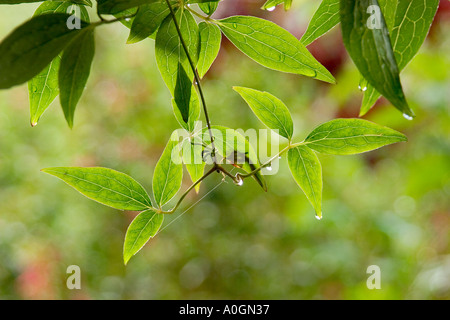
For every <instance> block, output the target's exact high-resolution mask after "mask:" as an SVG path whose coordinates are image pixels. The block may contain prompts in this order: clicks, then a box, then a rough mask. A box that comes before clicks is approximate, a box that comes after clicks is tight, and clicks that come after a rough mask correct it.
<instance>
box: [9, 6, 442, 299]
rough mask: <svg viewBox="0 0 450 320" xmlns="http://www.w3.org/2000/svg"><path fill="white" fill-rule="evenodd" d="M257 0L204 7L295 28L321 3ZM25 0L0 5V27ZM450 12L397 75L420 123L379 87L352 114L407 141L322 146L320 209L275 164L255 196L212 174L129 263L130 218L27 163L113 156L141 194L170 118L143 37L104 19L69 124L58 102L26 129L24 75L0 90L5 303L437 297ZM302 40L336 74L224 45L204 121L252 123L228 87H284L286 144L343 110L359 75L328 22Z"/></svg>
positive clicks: (108, 163) (209, 84) (278, 91)
mask: <svg viewBox="0 0 450 320" xmlns="http://www.w3.org/2000/svg"><path fill="white" fill-rule="evenodd" d="M263 2H264V1H244V0H239V1H237V0H225V1H224V2H223V3H222V4H221V5H220V10H219V11H218V12H217V14H216V17H221V16H228V15H231V14H253V15H257V16H261V17H265V18H268V19H270V20H273V21H275V22H277V23H278V24H280V25H282V26H283V27H285V28H287V29H288V30H290V31H291V32H292V33H293V34H295V35H296V36H297V37H299V38H300V37H301V35H302V33H303V32H304V31H305V29H306V27H307V24H308V21H309V19H310V18H311V17H312V14H313V12H314V10H315V9H316V7H317V6H318V2H317V1H308V0H301V1H300V0H296V1H294V5H293V9H292V10H291V11H290V12H287V13H286V12H284V10H283V8H282V7H280V8H277V9H276V10H275V11H274V12H271V13H268V12H263V11H261V10H260V9H259V7H260V6H261V5H262V4H263ZM36 7H37V5H36V4H28V5H20V6H1V7H0V38H1V39H3V38H4V37H5V36H6V35H7V34H8V33H9V32H10V31H11V30H12V29H13V28H15V27H16V26H18V25H19V24H21V23H22V22H23V21H25V20H26V19H28V18H29V17H30V16H31V15H32V14H33V12H34V10H35V8H36ZM449 14H450V8H449V2H448V1H446V0H445V1H441V7H440V9H439V13H438V16H437V17H436V20H435V23H434V25H433V27H432V30H431V33H430V35H429V37H428V39H427V41H426V43H425V44H424V46H423V47H422V49H421V50H420V53H419V54H418V56H417V57H416V58H415V59H414V60H413V61H412V63H411V64H410V65H409V66H408V67H407V68H406V69H405V71H404V72H403V73H402V81H403V85H404V89H405V92H406V94H407V97H408V100H409V103H410V104H411V106H412V107H413V109H414V110H415V112H416V114H417V118H416V119H415V120H414V121H407V120H406V119H404V118H403V117H402V116H401V114H400V113H399V112H398V111H396V109H394V108H393V107H392V106H390V105H389V104H388V103H386V101H384V100H381V101H380V102H379V103H378V105H377V107H376V108H375V109H374V110H373V111H371V112H370V113H369V114H368V115H367V116H366V117H365V118H366V119H368V120H372V121H374V122H377V123H380V124H383V125H387V126H390V127H392V128H394V129H396V130H399V131H401V132H403V133H405V134H406V135H407V136H408V138H409V142H408V143H402V144H396V145H392V146H388V147H385V148H382V149H380V150H377V151H374V152H371V153H367V154H364V155H358V156H346V157H344V156H341V157H339V156H323V155H321V156H320V159H321V161H322V164H323V170H324V210H323V212H324V219H323V220H322V221H318V220H316V219H315V218H314V213H313V209H312V208H311V206H310V204H309V203H308V201H307V199H306V198H305V196H304V195H303V194H302V192H301V190H300V189H299V188H298V187H297V185H296V184H295V182H294V181H293V179H292V178H291V176H290V173H289V169H288V167H287V163H286V159H282V160H281V169H280V171H279V173H278V174H277V175H276V176H270V177H268V178H267V180H268V183H269V189H270V190H269V192H267V193H264V192H263V191H262V190H261V189H260V188H259V186H258V185H257V184H256V183H254V181H250V180H248V182H247V181H246V183H245V185H244V186H243V187H237V186H235V185H233V184H232V183H221V178H220V177H219V176H213V177H212V178H211V179H209V180H208V181H207V182H205V183H204V184H203V185H202V187H201V190H200V194H199V195H196V194H191V195H189V197H188V198H187V201H185V202H184V204H183V206H182V208H181V209H180V211H179V212H178V214H175V215H174V216H171V217H167V219H166V220H165V223H164V230H163V231H162V232H161V233H160V234H159V235H158V236H157V237H156V238H155V239H153V240H152V241H151V242H150V243H149V244H148V245H147V246H146V247H145V248H144V249H143V250H142V251H141V252H140V253H139V254H138V255H137V256H136V257H134V258H133V259H132V260H131V261H130V263H129V265H128V266H127V267H125V266H124V265H123V262H122V245H123V238H124V235H125V232H126V229H127V226H128V224H129V223H130V221H131V220H132V218H133V217H134V216H135V215H136V213H133V212H120V211H116V210H114V209H110V208H107V207H103V206H102V205H99V204H97V203H95V202H92V201H90V200H88V199H86V198H84V197H83V196H82V195H80V194H78V193H77V192H76V191H74V190H73V189H71V188H70V187H68V186H66V185H65V184H64V183H63V182H61V181H59V180H58V179H56V178H54V177H51V176H48V175H45V174H43V173H41V172H40V171H39V170H40V169H42V168H45V167H51V166H104V167H110V168H114V169H116V170H119V171H122V172H125V173H127V174H130V175H131V176H133V177H135V178H136V179H137V180H138V181H140V182H141V183H142V184H143V185H144V186H145V187H146V188H147V189H148V190H151V181H152V173H153V169H154V166H155V164H156V162H157V160H158V158H159V155H160V154H161V152H162V150H163V148H164V146H165V144H166V142H167V140H168V139H169V137H170V133H171V132H172V130H174V129H176V128H178V125H177V122H176V120H175V118H174V116H173V114H172V107H171V104H170V95H169V92H168V90H167V89H166V87H165V85H164V83H163V81H162V80H161V77H160V75H159V73H158V70H157V67H156V63H155V59H154V48H153V47H154V42H153V40H146V41H143V42H140V43H138V44H134V45H126V44H125V42H126V39H127V36H128V30H127V29H126V28H125V27H124V26H122V25H120V24H117V25H108V26H102V27H101V28H99V30H98V31H97V39H96V41H97V53H96V57H95V61H94V64H93V70H92V75H91V78H90V80H89V82H88V86H87V89H86V91H85V94H84V96H83V98H82V100H81V102H80V104H79V106H78V110H77V112H76V117H75V126H74V128H73V130H70V129H69V128H68V127H67V125H66V123H65V120H64V116H63V113H62V111H61V108H60V105H59V102H58V101H57V100H56V101H55V102H54V103H53V104H52V106H51V107H50V108H49V110H48V111H47V112H46V113H45V114H44V116H43V117H42V119H41V121H40V123H39V124H38V126H37V127H35V128H31V127H30V125H29V111H28V106H29V104H28V93H27V86H26V85H23V86H20V87H17V88H14V89H11V90H7V91H1V92H0V299H448V298H450V251H449V243H450V238H449V225H450V216H449V211H450V200H449V198H450V139H449V137H450V115H449V110H450V109H449V106H450V94H449V89H450V55H449V52H450V33H449V32H448V30H449V27H450V15H449ZM309 49H310V50H311V51H312V52H313V54H314V55H315V56H316V57H317V59H318V60H320V61H321V62H322V63H323V64H324V65H325V66H326V67H327V68H328V69H329V70H330V71H331V72H332V73H333V74H334V75H335V76H336V78H337V81H338V84H337V85H334V86H332V85H327V84H324V83H320V82H319V81H315V80H311V79H308V78H305V77H301V76H294V75H287V74H281V73H278V72H275V71H271V70H267V69H265V68H263V67H261V66H259V65H257V64H256V63H254V62H253V61H251V60H249V59H248V58H246V57H245V56H244V55H243V54H241V53H239V52H238V51H237V50H236V49H235V48H234V47H233V46H232V45H231V44H230V43H229V42H227V41H225V40H224V42H223V48H222V50H221V52H220V55H219V58H218V60H217V61H216V63H215V64H214V66H213V68H212V70H211V71H210V73H209V74H208V75H207V77H206V78H205V81H204V88H205V92H206V98H207V100H208V103H209V109H210V113H211V118H212V119H213V122H214V123H216V124H221V125H225V126H229V127H233V128H242V129H245V130H246V129H249V128H256V129H259V128H262V125H261V124H260V123H259V121H258V120H257V119H256V118H255V117H254V116H253V114H252V113H251V110H250V109H249V108H247V107H246V105H245V103H244V102H243V100H241V98H240V97H239V96H238V95H237V94H236V93H235V92H234V91H233V90H232V89H231V87H232V86H234V85H237V86H247V87H252V88H257V89H259V90H266V91H269V92H271V93H273V94H275V95H276V96H278V97H279V98H281V99H282V100H284V101H285V103H286V104H287V105H288V107H289V108H290V110H291V112H292V114H293V118H294V122H295V128H296V129H295V135H296V137H297V138H298V139H299V140H300V139H303V138H304V137H305V136H306V135H307V133H308V132H310V130H312V129H313V128H314V127H315V126H317V125H318V124H320V123H322V122H325V121H328V120H331V119H333V118H336V117H356V116H357V115H358V111H359V106H360V101H361V98H362V93H361V92H360V91H359V90H358V83H359V74H358V72H357V70H356V69H355V67H354V65H353V64H352V62H351V61H350V60H349V58H348V56H347V54H346V53H345V50H344V47H343V45H342V41H341V36H340V30H339V28H335V29H334V30H333V31H332V32H330V33H329V34H327V35H326V36H324V37H323V38H322V39H320V40H319V41H317V42H316V43H314V44H312V45H311V46H310V47H309ZM185 180H186V181H185V186H188V185H189V184H190V181H189V179H188V178H187V175H186V179H185ZM211 190H212V192H209V191H211ZM208 192H209V193H208ZM205 195H206V196H205ZM203 196H205V197H204V198H203V199H202V200H201V201H199V202H198V203H197V204H196V205H194V206H193V207H191V208H190V206H191V205H192V204H194V203H196V202H197V201H198V200H200V199H201V198H202V197H203ZM186 209H189V210H188V211H186V213H184V214H182V213H183V212H184V211H185V210H186ZM69 265H78V266H79V267H80V268H81V272H82V289H81V290H68V289H67V287H66V279H67V277H68V275H67V274H66V269H67V267H68V266H69ZM369 265H378V266H380V268H381V287H382V288H381V290H369V289H368V288H367V287H366V280H367V278H368V276H369V275H368V274H366V269H367V267H368V266H369Z"/></svg>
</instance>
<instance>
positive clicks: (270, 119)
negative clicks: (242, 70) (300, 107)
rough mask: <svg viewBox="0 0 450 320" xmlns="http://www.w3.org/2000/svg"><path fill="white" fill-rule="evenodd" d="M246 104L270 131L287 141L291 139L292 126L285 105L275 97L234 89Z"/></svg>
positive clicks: (246, 89)
mask: <svg viewBox="0 0 450 320" xmlns="http://www.w3.org/2000/svg"><path fill="white" fill-rule="evenodd" d="M233 89H234V90H235V91H236V92H238V93H239V94H240V95H241V96H242V98H243V99H244V100H245V101H246V102H247V104H248V105H249V106H250V108H251V109H252V111H253V112H254V113H255V115H256V116H257V117H258V118H259V120H261V122H262V123H264V124H265V125H266V126H267V127H269V128H270V129H272V130H278V134H280V135H281V136H283V137H285V138H286V139H288V140H291V139H292V135H293V133H294V124H293V122H292V117H291V114H290V112H289V110H288V108H287V107H286V105H285V104H284V103H283V102H282V101H281V100H280V99H278V98H277V97H275V96H273V95H271V94H270V93H268V92H262V91H257V90H254V89H250V88H243V87H234V88H233Z"/></svg>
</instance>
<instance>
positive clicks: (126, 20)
mask: <svg viewBox="0 0 450 320" xmlns="http://www.w3.org/2000/svg"><path fill="white" fill-rule="evenodd" d="M137 11H138V8H131V9H127V10H124V11H121V12H119V13H116V14H114V17H116V18H117V19H120V23H121V24H123V25H124V26H125V27H127V28H128V29H131V27H132V25H133V22H134V18H135V16H136V14H137ZM130 16H131V17H130ZM124 17H129V18H124ZM151 36H154V35H151ZM151 36H150V38H151ZM153 39H154V38H153Z"/></svg>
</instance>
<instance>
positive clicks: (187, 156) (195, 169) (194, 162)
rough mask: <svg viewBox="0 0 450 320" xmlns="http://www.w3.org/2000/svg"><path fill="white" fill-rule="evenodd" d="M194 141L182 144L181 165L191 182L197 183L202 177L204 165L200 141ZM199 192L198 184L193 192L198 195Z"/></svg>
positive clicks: (186, 141)
mask: <svg viewBox="0 0 450 320" xmlns="http://www.w3.org/2000/svg"><path fill="white" fill-rule="evenodd" d="M198 140H200V139H195V138H194V141H193V143H191V141H190V140H185V141H184V142H183V163H184V164H185V166H186V169H187V171H188V173H189V175H190V176H191V180H192V182H197V181H198V180H200V178H201V177H203V173H204V172H205V166H206V163H205V162H204V161H203V159H202V151H203V148H202V145H201V140H200V141H198ZM199 190H200V183H199V184H197V185H196V186H195V191H196V192H197V193H198V192H199Z"/></svg>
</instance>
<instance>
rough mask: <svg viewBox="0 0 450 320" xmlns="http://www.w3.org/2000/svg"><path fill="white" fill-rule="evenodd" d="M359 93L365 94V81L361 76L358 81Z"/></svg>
mask: <svg viewBox="0 0 450 320" xmlns="http://www.w3.org/2000/svg"><path fill="white" fill-rule="evenodd" d="M358 89H359V91H362V92H365V91H367V80H366V79H365V78H363V77H362V76H361V79H360V80H359V85H358Z"/></svg>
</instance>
